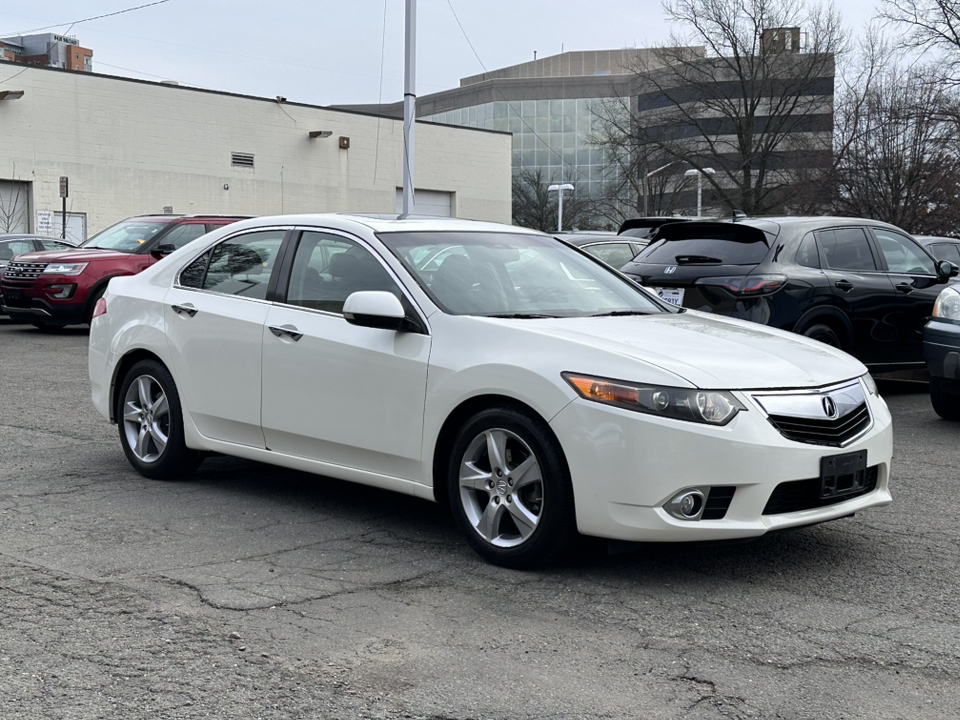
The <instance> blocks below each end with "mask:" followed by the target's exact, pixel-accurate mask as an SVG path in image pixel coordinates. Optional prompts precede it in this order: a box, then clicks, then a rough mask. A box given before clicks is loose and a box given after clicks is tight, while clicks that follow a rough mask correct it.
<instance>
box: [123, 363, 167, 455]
mask: <svg viewBox="0 0 960 720" xmlns="http://www.w3.org/2000/svg"><path fill="white" fill-rule="evenodd" d="M123 426H124V435H125V437H126V440H127V445H128V446H129V447H130V450H131V452H133V454H134V455H135V456H136V458H137V459H138V460H140V461H141V462H144V463H154V462H156V461H157V460H159V459H160V456H161V455H163V451H164V449H165V448H166V447H167V442H168V440H169V436H170V404H169V402H168V400H167V395H166V393H165V392H164V391H163V387H162V386H161V385H160V383H159V382H157V380H156V379H155V378H153V377H151V376H150V375H141V376H139V377H138V378H136V379H135V380H134V381H133V382H132V383H130V385H129V387H128V388H127V393H126V396H125V397H124V399H123Z"/></svg>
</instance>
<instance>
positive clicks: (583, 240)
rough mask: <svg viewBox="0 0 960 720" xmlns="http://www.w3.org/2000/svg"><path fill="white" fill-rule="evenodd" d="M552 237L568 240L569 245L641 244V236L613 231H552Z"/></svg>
mask: <svg viewBox="0 0 960 720" xmlns="http://www.w3.org/2000/svg"><path fill="white" fill-rule="evenodd" d="M553 236H554V237H556V238H559V239H560V240H563V241H564V242H568V243H570V244H571V245H577V246H580V245H594V244H596V243H611V244H612V243H616V244H618V245H619V244H621V243H633V244H635V245H643V239H642V238H635V237H629V236H626V235H617V234H615V233H600V232H596V233H589V232H583V233H569V234H568V233H554V234H553Z"/></svg>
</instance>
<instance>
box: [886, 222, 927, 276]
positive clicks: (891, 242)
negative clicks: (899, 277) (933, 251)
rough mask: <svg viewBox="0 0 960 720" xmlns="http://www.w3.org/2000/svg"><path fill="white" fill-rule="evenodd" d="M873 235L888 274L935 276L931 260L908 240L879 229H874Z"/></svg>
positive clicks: (897, 234)
mask: <svg viewBox="0 0 960 720" xmlns="http://www.w3.org/2000/svg"><path fill="white" fill-rule="evenodd" d="M873 234H874V235H876V237H877V244H878V245H879V246H880V252H881V253H883V259H884V260H885V261H886V263H887V269H888V270H889V271H890V272H895V273H909V274H911V275H936V274H937V269H936V267H934V264H933V260H931V259H930V257H929V256H928V255H927V254H926V253H925V252H923V250H921V249H920V246H919V245H917V244H916V243H915V242H914V241H913V240H911V239H910V238H908V237H905V236H903V235H901V234H899V233H895V232H892V231H890V230H884V229H881V228H874V229H873Z"/></svg>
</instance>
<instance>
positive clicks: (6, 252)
mask: <svg viewBox="0 0 960 720" xmlns="http://www.w3.org/2000/svg"><path fill="white" fill-rule="evenodd" d="M28 252H33V242H32V241H30V240H11V241H10V242H5V243H0V260H13V258H14V257H16V256H17V255H22V254H23V253H28Z"/></svg>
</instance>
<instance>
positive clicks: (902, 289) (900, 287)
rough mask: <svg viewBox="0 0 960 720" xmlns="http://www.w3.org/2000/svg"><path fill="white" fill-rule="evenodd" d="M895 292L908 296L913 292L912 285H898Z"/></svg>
mask: <svg viewBox="0 0 960 720" xmlns="http://www.w3.org/2000/svg"><path fill="white" fill-rule="evenodd" d="M897 290H899V291H900V292H902V293H903V294H904V295H908V294H910V293H912V292H913V285H912V284H911V283H900V284H899V285H897Z"/></svg>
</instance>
